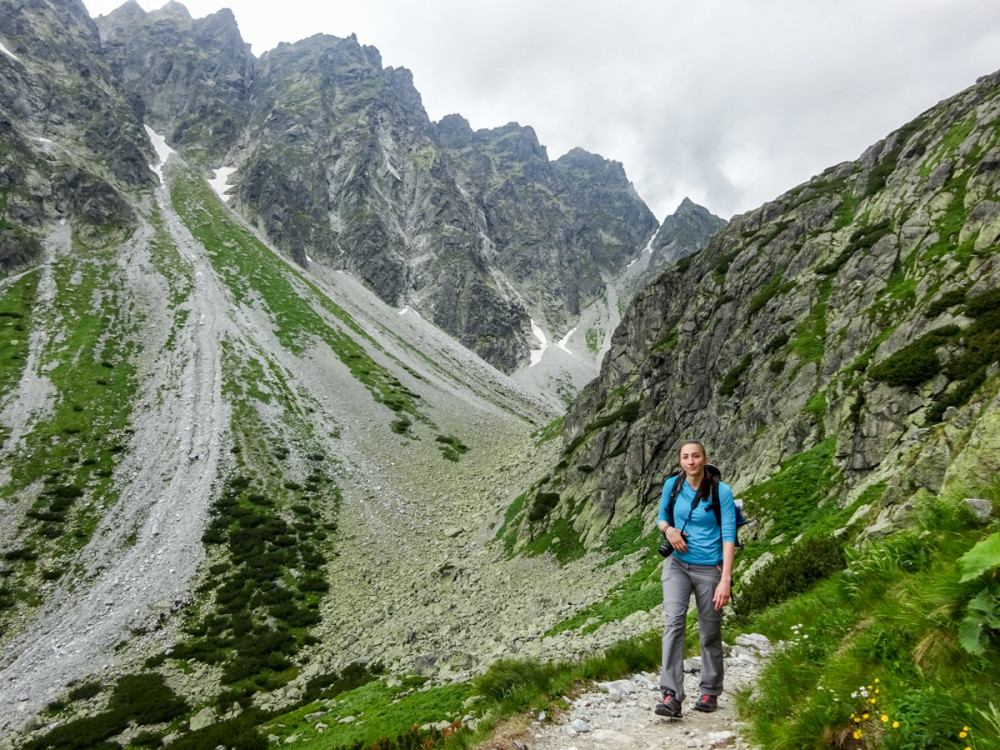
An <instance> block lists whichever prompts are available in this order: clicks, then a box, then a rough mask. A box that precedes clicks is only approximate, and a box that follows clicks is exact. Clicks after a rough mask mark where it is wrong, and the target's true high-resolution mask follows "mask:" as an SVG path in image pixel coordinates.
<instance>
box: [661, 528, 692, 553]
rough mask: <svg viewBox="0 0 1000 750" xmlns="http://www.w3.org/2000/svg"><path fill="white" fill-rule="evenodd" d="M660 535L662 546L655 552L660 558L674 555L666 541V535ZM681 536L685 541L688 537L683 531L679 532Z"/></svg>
mask: <svg viewBox="0 0 1000 750" xmlns="http://www.w3.org/2000/svg"><path fill="white" fill-rule="evenodd" d="M660 533H661V534H663V544H661V545H660V546H659V548H658V549H657V550H656V551H657V552H659V553H660V555H661V556H662V557H670V556H671V555H672V554H673V553H674V546H673V545H672V544H671V543H670V542H669V541H668V540H667V535H666V534H665V533H664V532H662V531H661V532H660ZM681 536H682V537H684V538H685V539H687V537H688V535H687V534H685V533H684V532H683V531H682V532H681Z"/></svg>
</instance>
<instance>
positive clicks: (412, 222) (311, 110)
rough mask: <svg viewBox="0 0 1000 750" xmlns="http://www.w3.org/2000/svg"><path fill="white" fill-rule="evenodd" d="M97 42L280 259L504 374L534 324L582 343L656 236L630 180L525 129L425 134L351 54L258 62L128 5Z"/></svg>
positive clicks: (398, 72) (279, 53) (218, 25)
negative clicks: (359, 294)
mask: <svg viewBox="0 0 1000 750" xmlns="http://www.w3.org/2000/svg"><path fill="white" fill-rule="evenodd" d="M100 28H101V31H102V35H103V37H104V40H105V48H106V49H105V54H106V55H107V57H108V59H109V60H111V61H112V64H113V67H114V69H115V70H116V71H118V72H119V73H120V75H121V77H122V78H123V80H124V81H125V82H126V83H127V85H129V86H130V87H131V88H132V89H133V90H135V91H136V92H137V93H138V94H139V96H141V98H142V100H143V101H144V102H145V103H146V106H147V108H148V110H149V117H150V120H151V122H152V123H154V126H155V127H157V128H162V129H163V131H164V132H166V134H167V140H168V142H170V143H171V144H172V145H173V146H175V147H176V148H178V149H180V150H182V151H183V152H184V153H185V154H187V155H189V156H191V157H193V158H202V159H203V160H204V162H205V163H207V164H211V165H213V166H216V165H218V164H220V163H222V162H223V161H225V162H226V163H227V164H233V165H234V166H238V167H239V169H238V171H237V172H236V173H235V175H234V176H233V177H232V183H233V184H234V186H235V188H234V190H233V195H234V203H235V205H236V206H237V207H238V209H239V210H240V211H242V212H243V213H244V214H245V215H247V216H248V217H252V218H253V220H254V221H255V222H256V223H257V224H258V225H259V227H260V228H261V229H262V230H263V231H264V232H265V233H266V235H267V236H268V237H269V238H271V239H272V240H273V241H274V243H275V244H276V245H277V246H279V247H281V248H282V249H283V250H284V251H285V252H287V253H288V254H289V255H290V256H291V257H292V258H294V259H295V260H296V261H297V262H298V263H299V264H301V265H307V264H308V263H309V262H310V261H315V262H318V263H322V264H325V265H328V266H332V267H334V268H338V269H343V270H347V271H350V272H351V273H352V274H355V275H357V276H358V277H360V278H361V279H363V280H364V282H365V283H366V284H367V285H368V286H369V287H370V288H371V289H372V290H373V291H375V292H376V294H378V295H379V297H381V298H382V299H383V300H384V301H386V302H388V303H389V304H391V305H396V306H400V307H402V306H409V307H413V308H415V309H416V310H417V311H419V312H420V313H421V314H422V315H424V316H425V317H427V318H429V319H430V320H432V321H433V322H434V323H435V324H436V325H438V326H439V327H440V328H442V329H443V330H445V331H447V332H448V333H450V334H451V335H453V336H454V337H455V338H457V339H458V340H459V341H461V342H462V343H463V344H464V345H465V346H467V347H468V348H470V349H472V350H473V351H475V352H476V353H478V354H479V355H480V356H482V357H483V358H484V359H486V360H487V361H489V362H491V363H492V364H494V365H496V366H498V367H500V368H501V369H503V370H507V371H511V370H513V369H514V368H516V367H517V366H518V365H520V364H524V363H525V362H526V360H527V355H528V349H529V346H530V343H531V340H532V339H531V332H530V325H529V321H530V320H531V319H536V320H538V321H539V322H541V323H543V324H544V325H545V327H546V328H547V329H549V330H555V331H567V330H569V329H570V328H572V326H573V324H574V323H575V322H576V319H577V317H578V316H579V313H580V310H581V308H582V307H583V306H585V305H587V304H588V303H590V302H592V301H594V300H595V299H597V298H599V297H600V296H601V295H602V294H604V293H605V290H606V285H607V281H606V278H607V277H609V276H613V275H616V274H618V273H620V271H621V270H622V269H623V268H624V267H625V265H626V264H627V263H628V262H629V261H630V260H631V259H633V258H634V257H635V256H636V255H637V254H638V252H639V250H640V249H641V248H642V246H643V245H644V244H645V242H646V240H647V239H648V238H649V236H650V235H651V234H652V232H653V231H654V230H655V228H656V222H655V219H654V218H653V216H652V214H651V213H650V211H649V209H648V208H647V207H646V206H645V204H644V203H643V202H642V200H641V199H640V198H639V197H638V196H637V195H636V194H635V191H634V190H633V189H632V187H631V185H630V183H629V182H628V179H627V178H626V176H625V173H624V170H623V169H622V167H621V165H620V164H617V163H613V162H608V161H607V160H605V159H602V158H601V157H599V156H595V155H593V154H587V153H586V152H583V151H581V150H576V151H573V152H570V153H569V154H566V155H565V156H564V157H562V158H560V159H558V160H556V161H554V162H552V161H550V160H549V158H548V155H547V154H546V151H545V149H544V147H542V146H541V145H540V144H539V143H538V140H537V138H536V137H535V134H534V132H533V131H532V130H531V128H526V127H521V126H519V125H516V124H513V123H512V124H510V125H508V126H505V127H502V128H497V129H495V130H485V131H479V132H473V131H472V130H471V128H470V127H469V125H468V123H467V122H465V121H464V120H463V119H462V118H461V117H458V116H453V117H448V118H445V119H444V120H443V121H442V122H441V123H436V124H435V123H431V122H430V121H429V119H428V117H427V114H426V112H425V111H424V109H423V105H422V103H421V100H420V95H419V93H418V92H417V90H416V89H415V88H414V85H413V80H412V76H411V75H410V73H409V71H407V70H405V69H393V68H383V66H382V61H381V56H380V55H379V52H378V50H376V49H375V48H373V47H369V46H364V45H361V44H360V43H358V41H357V39H356V38H354V37H351V38H348V39H338V38H336V37H331V36H324V35H317V36H314V37H312V38H310V39H306V40H303V41H300V42H297V43H295V44H282V45H279V46H278V47H277V48H276V49H274V50H271V51H269V52H267V53H265V54H264V55H263V56H262V57H261V58H260V59H259V60H253V59H252V56H251V55H250V53H249V51H248V49H247V46H246V45H245V44H244V43H243V42H242V40H241V39H240V37H239V32H238V30H237V29H236V26H235V22H234V21H233V19H232V15H231V14H230V13H228V11H220V13H217V14H215V15H214V16H210V17H208V18H206V19H202V20H200V21H192V20H191V18H190V16H189V15H188V14H187V12H186V11H185V10H184V9H183V6H180V5H178V4H176V3H170V4H168V5H167V6H165V7H164V8H163V9H161V10H159V11H156V12H154V13H150V14H145V13H144V12H143V11H142V10H141V9H140V8H139V7H138V6H137V5H136V4H135V3H134V2H133V3H129V4H126V5H125V6H123V7H122V8H120V9H119V10H117V11H115V12H114V13H112V14H111V15H109V16H107V17H106V18H102V19H101V20H100Z"/></svg>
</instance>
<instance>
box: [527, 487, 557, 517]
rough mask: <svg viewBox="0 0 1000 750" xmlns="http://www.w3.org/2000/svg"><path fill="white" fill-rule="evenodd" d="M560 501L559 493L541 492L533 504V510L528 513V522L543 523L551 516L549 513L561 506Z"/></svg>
mask: <svg viewBox="0 0 1000 750" xmlns="http://www.w3.org/2000/svg"><path fill="white" fill-rule="evenodd" d="M559 500H560V497H559V493H558V492H539V493H538V494H537V495H535V501H534V502H533V503H532V504H531V510H529V511H528V520H529V521H531V522H532V523H534V522H535V521H541V520H542V519H543V518H545V516H547V515H548V514H549V511H551V510H552V509H553V508H554V507H556V505H558V504H559Z"/></svg>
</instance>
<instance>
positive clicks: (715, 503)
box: [667, 464, 747, 547]
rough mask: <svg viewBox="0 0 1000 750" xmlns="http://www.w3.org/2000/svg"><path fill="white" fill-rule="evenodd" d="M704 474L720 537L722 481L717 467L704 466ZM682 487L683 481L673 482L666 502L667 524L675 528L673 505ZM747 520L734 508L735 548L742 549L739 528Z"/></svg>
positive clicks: (678, 471)
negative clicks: (709, 484)
mask: <svg viewBox="0 0 1000 750" xmlns="http://www.w3.org/2000/svg"><path fill="white" fill-rule="evenodd" d="M705 473H706V474H707V475H708V478H709V480H710V481H711V483H712V500H711V503H712V511H713V512H714V513H715V522H716V523H717V524H718V525H719V535H720V536H721V535H722V503H720V502H719V480H721V479H722V472H721V471H720V470H719V468H718V467H717V466H713V465H712V464H706V465H705ZM680 475H681V471H680V470H679V469H678V470H677V471H675V472H674V473H673V474H671V475H670V476H669V477H667V479H670V477H678V478H679V477H680ZM683 485H684V480H683V479H681V481H679V482H678V481H677V480H676V479H675V480H674V485H673V487H671V488H670V499H669V500H668V501H667V523H668V524H670V525H671V526H674V527H675V528H676V524H674V504H675V503H676V502H677V496H678V495H679V494H681V487H682V486H683ZM746 524H747V520H746V519H745V518H744V517H743V511H741V510H740V506H739V505H737V506H736V546H737V547H742V546H743V544H742V543H741V542H740V527H741V526H746Z"/></svg>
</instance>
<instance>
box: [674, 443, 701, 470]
mask: <svg viewBox="0 0 1000 750" xmlns="http://www.w3.org/2000/svg"><path fill="white" fill-rule="evenodd" d="M680 460H681V468H682V469H684V473H685V474H687V475H688V476H692V477H694V476H698V475H699V474H700V473H701V472H702V471H704V469H705V465H706V464H707V463H708V456H706V455H705V451H704V450H703V449H702V447H701V446H700V445H698V444H697V443H685V444H684V445H682V446H681V455H680Z"/></svg>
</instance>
